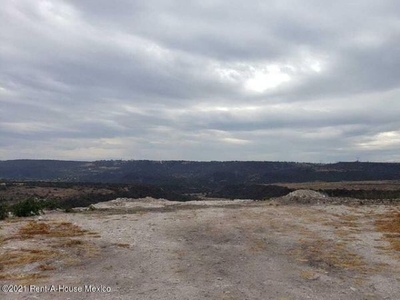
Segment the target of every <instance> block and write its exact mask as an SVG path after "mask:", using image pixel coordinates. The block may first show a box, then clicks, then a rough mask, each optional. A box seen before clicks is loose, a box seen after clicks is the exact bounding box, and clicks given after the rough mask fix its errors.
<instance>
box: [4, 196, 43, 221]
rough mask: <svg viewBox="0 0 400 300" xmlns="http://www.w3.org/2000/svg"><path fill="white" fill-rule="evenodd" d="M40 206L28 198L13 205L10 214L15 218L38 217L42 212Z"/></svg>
mask: <svg viewBox="0 0 400 300" xmlns="http://www.w3.org/2000/svg"><path fill="white" fill-rule="evenodd" d="M42 209H43V208H42V204H41V203H40V202H38V201H36V200H35V199H33V198H28V199H25V200H23V201H20V202H18V203H17V204H14V205H13V206H12V207H11V212H12V213H13V215H14V216H16V217H29V216H36V215H40V213H41V212H42Z"/></svg>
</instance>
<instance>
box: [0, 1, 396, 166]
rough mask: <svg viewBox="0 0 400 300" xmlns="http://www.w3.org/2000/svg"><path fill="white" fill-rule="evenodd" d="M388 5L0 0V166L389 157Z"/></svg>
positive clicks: (392, 61)
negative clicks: (25, 161) (45, 161)
mask: <svg viewBox="0 0 400 300" xmlns="http://www.w3.org/2000/svg"><path fill="white" fill-rule="evenodd" d="M399 15H400V5H399V2H398V1H395V0H393V1H389V0H382V1H365V0H359V1H351V2H349V1H342V0H338V1H334V2H333V3H326V2H324V3H322V2H321V1H316V0H302V1H298V0H296V1H295V0H288V1H278V0H276V1H264V2H262V1H247V2H243V1H237V0H233V1H229V3H228V2H227V1H218V0H213V1H208V0H206V1H204V0H203V1H182V0H177V1H161V0H158V1H157V0H148V1H128V0H126V1H118V3H114V2H112V1H108V0H87V1H80V0H64V1H61V0H53V1H44V0H38V1H31V0H14V1H12V0H5V1H4V3H2V5H1V6H0V28H1V29H0V39H1V43H0V137H1V139H0V159H15V158H54V159H79V160H80V159H88V160H94V159H120V158H122V159H155V160H167V159H187V160H295V161H312V162H333V161H343V160H356V159H361V160H369V161H399V160H400V152H399V151H398V149H399V148H400V119H399V117H398V116H399V115H400V100H399V99H400V71H399V70H400V51H399V49H400V18H399V17H398V16H399Z"/></svg>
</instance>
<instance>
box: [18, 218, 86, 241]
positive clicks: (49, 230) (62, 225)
mask: <svg viewBox="0 0 400 300" xmlns="http://www.w3.org/2000/svg"><path fill="white" fill-rule="evenodd" d="M18 233H19V234H20V235H21V237H22V238H31V237H33V236H35V235H46V236H50V237H72V236H82V235H84V234H85V233H87V231H85V230H82V229H81V228H80V227H79V226H77V225H74V224H72V223H70V222H59V223H53V224H52V223H44V222H37V221H30V222H28V223H27V224H26V225H24V226H22V227H21V228H20V229H19V231H18Z"/></svg>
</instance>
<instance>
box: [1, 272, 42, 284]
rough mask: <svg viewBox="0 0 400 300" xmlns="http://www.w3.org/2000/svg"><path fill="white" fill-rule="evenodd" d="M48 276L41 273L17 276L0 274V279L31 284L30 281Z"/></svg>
mask: <svg viewBox="0 0 400 300" xmlns="http://www.w3.org/2000/svg"><path fill="white" fill-rule="evenodd" d="M46 277H48V275H45V274H42V273H23V274H22V273H19V274H12V273H6V274H0V279H6V280H23V281H27V282H31V281H32V280H35V279H39V278H46Z"/></svg>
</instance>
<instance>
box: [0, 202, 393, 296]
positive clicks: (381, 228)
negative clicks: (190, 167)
mask: <svg viewBox="0 0 400 300" xmlns="http://www.w3.org/2000/svg"><path fill="white" fill-rule="evenodd" d="M96 207H97V208H96ZM398 223H400V207H399V206H395V205H392V206H388V205H386V206H385V205H370V206H344V205H326V204H325V205H278V204H277V201H269V202H253V201H222V200H215V201H196V202H186V203H177V202H168V201H163V200H154V199H138V200H118V201H114V202H112V203H108V204H97V205H95V209H94V210H87V211H81V212H78V213H69V214H66V213H63V212H56V211H53V212H47V213H46V214H45V215H43V216H40V217H31V218H25V219H8V220H6V221H1V222H0V246H1V250H0V285H7V286H9V285H21V286H22V288H23V289H25V290H23V289H21V288H20V291H21V293H17V292H16V291H14V293H4V292H0V293H1V295H0V298H1V299H282V300H283V299H354V300H356V299H400V244H399V237H400V232H399V231H398V230H400V225H399V224H398ZM397 225H399V227H397ZM59 286H60V288H61V289H64V290H63V291H58V292H57V291H52V292H49V291H44V290H43V289H45V288H48V289H51V288H53V289H54V288H58V287H59ZM17 288H18V286H17ZM74 288H75V289H78V288H82V289H86V290H83V291H77V292H75V291H71V289H74ZM97 288H98V289H99V290H97ZM27 289H28V290H27ZM35 289H36V290H35ZM39 289H42V290H39ZM88 289H93V290H92V291H91V292H89V290H88Z"/></svg>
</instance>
